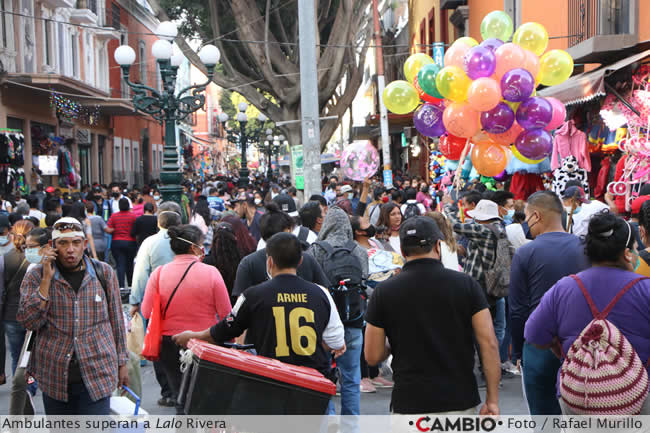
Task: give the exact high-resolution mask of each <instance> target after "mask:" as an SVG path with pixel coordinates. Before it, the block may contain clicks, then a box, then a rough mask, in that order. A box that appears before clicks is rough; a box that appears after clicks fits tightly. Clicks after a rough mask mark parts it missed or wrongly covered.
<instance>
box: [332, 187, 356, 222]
mask: <svg viewBox="0 0 650 433" xmlns="http://www.w3.org/2000/svg"><path fill="white" fill-rule="evenodd" d="M350 197H352V198H354V188H352V185H343V186H341V187H340V188H339V190H338V192H337V193H336V203H335V204H336V206H338V207H340V208H341V209H343V210H344V211H345V213H347V214H348V215H354V210H353V209H352V201H351V199H350Z"/></svg>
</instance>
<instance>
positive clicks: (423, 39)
mask: <svg viewBox="0 0 650 433" xmlns="http://www.w3.org/2000/svg"><path fill="white" fill-rule="evenodd" d="M426 43H427V22H426V20H425V19H424V18H422V22H421V23H420V44H419V45H418V48H417V50H416V52H418V53H426Z"/></svg>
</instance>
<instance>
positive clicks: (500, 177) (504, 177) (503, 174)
mask: <svg viewBox="0 0 650 433" xmlns="http://www.w3.org/2000/svg"><path fill="white" fill-rule="evenodd" d="M507 179H508V172H507V171H506V170H503V171H502V172H501V173H499V174H497V175H496V176H494V180H496V181H497V182H505V181H506V180H507Z"/></svg>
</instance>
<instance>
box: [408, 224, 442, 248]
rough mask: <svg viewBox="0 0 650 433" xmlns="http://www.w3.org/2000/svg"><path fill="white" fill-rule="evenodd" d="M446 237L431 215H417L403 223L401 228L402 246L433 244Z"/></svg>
mask: <svg viewBox="0 0 650 433" xmlns="http://www.w3.org/2000/svg"><path fill="white" fill-rule="evenodd" d="M442 239H444V237H443V236H442V233H441V232H440V229H439V228H438V225H437V224H436V222H435V221H434V220H432V219H431V218H429V217H424V216H416V217H413V218H409V219H407V220H406V221H404V222H403V223H402V227H400V229H399V241H400V244H401V245H402V246H404V245H407V246H421V247H423V246H426V245H433V244H435V243H436V242H438V241H439V240H442Z"/></svg>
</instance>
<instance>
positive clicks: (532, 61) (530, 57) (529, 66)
mask: <svg viewBox="0 0 650 433" xmlns="http://www.w3.org/2000/svg"><path fill="white" fill-rule="evenodd" d="M524 55H525V57H526V58H525V59H524V69H525V70H527V71H528V72H530V75H532V76H533V77H536V76H537V74H538V73H539V57H537V55H536V54H535V53H533V52H532V51H530V50H526V49H524Z"/></svg>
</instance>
